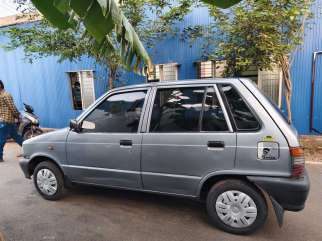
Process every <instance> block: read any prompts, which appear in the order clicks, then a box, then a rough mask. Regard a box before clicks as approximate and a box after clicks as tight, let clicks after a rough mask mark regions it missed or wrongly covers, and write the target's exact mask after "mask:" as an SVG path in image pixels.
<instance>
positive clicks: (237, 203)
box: [207, 179, 267, 234]
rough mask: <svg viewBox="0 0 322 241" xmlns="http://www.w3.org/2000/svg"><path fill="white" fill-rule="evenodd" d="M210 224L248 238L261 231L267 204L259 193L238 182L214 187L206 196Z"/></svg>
mask: <svg viewBox="0 0 322 241" xmlns="http://www.w3.org/2000/svg"><path fill="white" fill-rule="evenodd" d="M207 212H208V216H209V219H210V221H211V223H213V224H214V225H215V226H216V227H218V228H220V229H222V230H224V231H226V232H229V233H234V234H249V233H253V232H254V231H256V230H257V229H258V228H260V227H261V226H262V225H263V224H264V223H265V221H266V218H267V204H266V201H265V198H264V196H263V195H262V193H261V192H260V191H259V190H257V189H256V188H254V187H253V186H251V185H249V184H247V183H246V182H244V181H241V180H233V179H231V180H224V181H220V182H218V183H216V184H215V185H214V186H213V187H212V188H211V189H210V191H209V193H208V196H207Z"/></svg>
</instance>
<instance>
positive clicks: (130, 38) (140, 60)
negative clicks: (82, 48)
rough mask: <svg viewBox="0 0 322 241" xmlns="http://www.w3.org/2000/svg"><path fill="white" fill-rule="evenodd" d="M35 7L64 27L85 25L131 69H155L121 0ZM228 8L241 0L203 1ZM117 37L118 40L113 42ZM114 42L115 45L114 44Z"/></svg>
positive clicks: (45, 0)
mask: <svg viewBox="0 0 322 241" xmlns="http://www.w3.org/2000/svg"><path fill="white" fill-rule="evenodd" d="M31 1H32V3H33V4H34V6H35V7H36V8H37V9H38V10H39V11H40V12H41V13H42V14H43V15H44V17H45V18H46V19H47V20H48V21H50V22H51V23H52V24H53V25H54V26H55V27H57V28H60V29H69V28H71V29H76V28H77V27H79V26H80V24H82V25H83V26H84V27H85V29H86V32H87V33H88V34H89V35H90V36H91V37H93V39H95V46H97V49H98V50H99V51H102V53H106V51H113V53H117V54H119V56H120V59H121V60H122V62H123V65H124V66H125V67H126V68H127V69H128V70H134V71H135V72H138V73H144V70H145V67H146V66H147V67H148V70H151V69H152V62H151V60H150V57H149V55H148V53H147V51H146V49H145V48H144V46H143V44H142V42H141V41H140V39H139V37H138V35H137V33H136V32H135V30H134V28H133V27H132V25H131V24H130V23H129V21H128V20H127V18H126V17H125V16H124V14H123V12H122V11H121V9H120V8H119V6H118V0H31ZM201 1H202V2H204V3H207V4H212V5H215V6H218V7H221V8H228V7H230V6H232V5H234V4H236V3H238V2H240V0H201ZM112 36H114V37H116V40H117V43H116V44H115V41H111V39H112ZM113 43H114V45H113Z"/></svg>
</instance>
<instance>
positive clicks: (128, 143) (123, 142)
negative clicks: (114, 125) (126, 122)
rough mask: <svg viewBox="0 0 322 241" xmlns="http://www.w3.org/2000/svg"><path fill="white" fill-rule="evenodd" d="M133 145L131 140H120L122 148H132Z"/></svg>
mask: <svg viewBox="0 0 322 241" xmlns="http://www.w3.org/2000/svg"><path fill="white" fill-rule="evenodd" d="M132 145H133V143H132V141H131V140H120V146H124V147H131V146H132Z"/></svg>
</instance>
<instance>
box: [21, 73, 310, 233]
mask: <svg viewBox="0 0 322 241" xmlns="http://www.w3.org/2000/svg"><path fill="white" fill-rule="evenodd" d="M20 165H21V168H22V170H23V172H24V174H25V176H26V177H27V178H31V177H32V176H33V180H34V184H35V186H36V189H37V190H38V192H39V193H40V195H42V196H43V197H44V198H45V199H48V200H57V199H59V198H61V197H62V194H63V193H64V190H65V187H68V186H70V185H71V184H73V183H79V184H92V185H99V186H105V187H114V188H125V189H131V190H138V191H144V192H152V193H160V194H167V195H179V196H184V197H191V198H197V199H200V200H203V201H205V203H206V206H207V212H208V215H209V220H210V221H211V223H213V224H214V225H215V226H217V227H218V228H221V229H222V230H225V231H227V232H231V233H235V234H248V233H251V232H253V231H255V230H256V229H258V228H259V227H261V226H262V225H263V224H264V222H265V220H266V218H267V213H268V208H267V203H268V202H271V203H272V205H273V207H274V210H275V213H276V216H277V220H278V222H279V224H280V225H281V224H282V221H283V213H284V210H288V211H299V210H302V209H303V208H304V203H305V201H306V198H307V195H308V192H309V179H308V176H307V173H306V171H305V166H304V165H305V163H304V156H303V150H302V149H301V148H300V143H299V141H298V137H297V133H296V131H295V130H293V129H292V127H291V126H290V125H288V123H287V122H286V121H285V120H284V118H283V116H282V115H281V114H280V113H279V111H278V109H277V108H275V106H274V104H272V103H271V102H270V101H269V100H268V99H267V98H266V97H265V96H264V95H263V94H262V93H261V92H260V91H259V90H258V89H257V88H256V86H255V85H254V84H252V82H251V81H249V80H247V79H214V80H193V81H180V82H159V83H151V84H143V85H136V86H129V87H124V88H117V89H113V90H111V91H109V92H108V93H106V94H105V95H104V96H102V97H101V98H100V99H99V100H97V101H96V102H95V103H94V104H93V105H92V106H90V107H89V108H88V109H87V110H86V111H85V112H84V113H83V114H81V115H80V116H79V117H78V118H77V119H76V120H73V121H71V123H70V128H65V129H62V130H58V131H55V132H51V133H48V134H45V135H42V136H38V137H35V138H32V139H30V140H28V141H26V142H24V144H23V159H22V160H21V161H20Z"/></svg>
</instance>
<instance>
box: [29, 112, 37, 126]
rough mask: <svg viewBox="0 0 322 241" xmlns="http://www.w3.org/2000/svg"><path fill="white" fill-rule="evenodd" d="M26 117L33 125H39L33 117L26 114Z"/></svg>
mask: <svg viewBox="0 0 322 241" xmlns="http://www.w3.org/2000/svg"><path fill="white" fill-rule="evenodd" d="M26 117H27V118H28V119H29V120H30V121H31V123H32V124H34V125H38V124H39V120H38V119H37V118H35V117H33V116H32V115H29V114H26Z"/></svg>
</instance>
